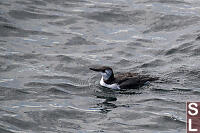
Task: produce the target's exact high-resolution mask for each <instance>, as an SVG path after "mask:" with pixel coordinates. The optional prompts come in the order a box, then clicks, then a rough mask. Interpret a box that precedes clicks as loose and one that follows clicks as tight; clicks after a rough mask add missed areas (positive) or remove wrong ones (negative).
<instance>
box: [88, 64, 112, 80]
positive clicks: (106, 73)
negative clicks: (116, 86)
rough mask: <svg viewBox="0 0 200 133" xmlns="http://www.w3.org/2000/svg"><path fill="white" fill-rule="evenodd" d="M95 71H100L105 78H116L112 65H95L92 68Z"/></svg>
mask: <svg viewBox="0 0 200 133" xmlns="http://www.w3.org/2000/svg"><path fill="white" fill-rule="evenodd" d="M90 70H93V71H95V72H100V73H101V75H102V77H103V79H104V80H109V79H110V78H114V74H113V70H112V68H110V67H107V66H102V67H93V68H90Z"/></svg>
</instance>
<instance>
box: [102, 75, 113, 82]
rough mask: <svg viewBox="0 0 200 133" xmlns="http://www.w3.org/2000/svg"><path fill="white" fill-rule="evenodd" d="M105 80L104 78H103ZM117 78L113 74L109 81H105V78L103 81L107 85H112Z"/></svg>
mask: <svg viewBox="0 0 200 133" xmlns="http://www.w3.org/2000/svg"><path fill="white" fill-rule="evenodd" d="M102 78H103V77H102ZM114 79H115V77H114V74H112V75H111V76H110V77H109V78H108V79H104V78H103V81H104V82H105V83H106V84H112V82H113V81H114Z"/></svg>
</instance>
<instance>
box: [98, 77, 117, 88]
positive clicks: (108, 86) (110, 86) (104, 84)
mask: <svg viewBox="0 0 200 133" xmlns="http://www.w3.org/2000/svg"><path fill="white" fill-rule="evenodd" d="M103 79H104V77H103V76H102V77H101V80H100V85H101V86H104V87H107V88H110V89H115V90H119V89H120V87H119V85H118V84H106V83H105V82H104V80H103Z"/></svg>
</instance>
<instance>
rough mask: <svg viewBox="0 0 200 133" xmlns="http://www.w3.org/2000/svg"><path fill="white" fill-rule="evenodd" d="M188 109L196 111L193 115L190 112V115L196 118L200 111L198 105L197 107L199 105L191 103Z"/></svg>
mask: <svg viewBox="0 0 200 133" xmlns="http://www.w3.org/2000/svg"><path fill="white" fill-rule="evenodd" d="M192 105H194V106H195V107H196V108H195V107H192ZM188 107H189V109H191V110H193V111H194V113H192V112H191V111H190V110H189V111H188V113H189V114H190V115H191V116H195V115H197V114H198V109H197V107H198V105H197V103H190V104H189V105H188Z"/></svg>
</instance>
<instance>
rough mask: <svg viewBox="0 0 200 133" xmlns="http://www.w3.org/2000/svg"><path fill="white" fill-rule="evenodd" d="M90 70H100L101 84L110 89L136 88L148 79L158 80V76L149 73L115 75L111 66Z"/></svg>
mask: <svg viewBox="0 0 200 133" xmlns="http://www.w3.org/2000/svg"><path fill="white" fill-rule="evenodd" d="M90 70H93V71H96V72H100V73H101V75H102V77H101V80H100V85H101V86H104V87H107V88H110V89H116V90H120V89H136V88H139V87H141V86H143V85H145V83H147V82H148V81H155V80H158V78H157V77H150V76H149V75H139V74H138V73H130V72H128V73H120V74H116V75H114V73H113V70H112V68H111V67H108V66H101V67H93V68H90Z"/></svg>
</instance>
